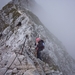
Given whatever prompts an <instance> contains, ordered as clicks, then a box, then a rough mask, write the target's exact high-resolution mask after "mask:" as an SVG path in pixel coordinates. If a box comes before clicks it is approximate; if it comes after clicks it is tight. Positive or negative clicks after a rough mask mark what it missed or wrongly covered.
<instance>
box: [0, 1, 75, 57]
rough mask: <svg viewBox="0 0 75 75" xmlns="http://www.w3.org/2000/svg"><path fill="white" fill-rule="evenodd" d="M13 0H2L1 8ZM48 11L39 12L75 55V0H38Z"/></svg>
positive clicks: (51, 29)
mask: <svg viewBox="0 0 75 75" xmlns="http://www.w3.org/2000/svg"><path fill="white" fill-rule="evenodd" d="M9 1H11V0H0V9H1V8H2V7H3V6H4V5H5V4H7V3H8V2H9ZM36 1H37V3H38V4H39V5H40V6H42V8H43V9H44V10H45V12H46V13H47V14H46V13H44V12H43V13H42V14H41V13H40V12H39V14H38V16H39V18H40V19H41V21H42V22H43V23H44V25H46V27H47V28H48V29H49V30H50V31H51V32H52V33H53V34H54V35H55V36H56V37H57V38H58V39H59V40H60V41H62V43H63V44H64V45H65V47H66V48H67V51H68V52H69V54H70V55H71V56H73V57H75V0H36Z"/></svg>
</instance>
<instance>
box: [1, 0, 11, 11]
mask: <svg viewBox="0 0 75 75" xmlns="http://www.w3.org/2000/svg"><path fill="white" fill-rule="evenodd" d="M9 1H11V0H0V10H1V9H2V7H3V6H5V5H6V4H7V3H8V2H9Z"/></svg>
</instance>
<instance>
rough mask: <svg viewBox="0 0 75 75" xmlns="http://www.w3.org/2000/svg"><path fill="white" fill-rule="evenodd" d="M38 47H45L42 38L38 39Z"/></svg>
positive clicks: (41, 48) (40, 48)
mask: <svg viewBox="0 0 75 75" xmlns="http://www.w3.org/2000/svg"><path fill="white" fill-rule="evenodd" d="M37 47H38V49H39V50H40V51H41V50H43V49H44V48H45V43H44V41H43V40H40V41H39V42H38V45H37Z"/></svg>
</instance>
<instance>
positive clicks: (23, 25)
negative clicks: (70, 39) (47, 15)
mask: <svg viewBox="0 0 75 75" xmlns="http://www.w3.org/2000/svg"><path fill="white" fill-rule="evenodd" d="M26 2H28V3H31V2H32V3H34V1H33V0H12V1H11V2H10V3H8V4H7V5H6V6H4V7H3V9H2V10H1V11H0V16H1V18H0V22H1V24H0V29H2V30H1V31H0V32H1V33H0V34H1V36H0V75H75V60H73V58H71V57H70V56H69V54H68V53H67V52H66V49H65V47H64V46H63V45H62V43H61V42H60V41H59V40H58V39H57V38H56V37H55V36H54V35H52V34H51V33H50V32H49V31H48V30H47V29H46V28H45V27H44V25H43V24H42V23H41V22H40V20H39V19H38V18H37V17H36V16H35V15H34V14H33V13H32V12H30V11H29V10H27V8H26V6H25V7H24V5H25V4H24V3H26ZM26 4H27V3H26ZM28 6H29V5H28ZM19 7H21V8H19ZM22 7H24V8H23V9H22ZM25 8H26V9H25ZM6 24H7V25H6ZM18 24H20V25H18ZM38 36H40V37H41V38H42V39H43V40H44V41H45V49H44V50H43V51H42V52H41V57H42V60H40V59H37V58H36V54H35V53H36V50H35V39H36V37H38Z"/></svg>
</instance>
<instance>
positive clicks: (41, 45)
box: [35, 38, 45, 59]
mask: <svg viewBox="0 0 75 75" xmlns="http://www.w3.org/2000/svg"><path fill="white" fill-rule="evenodd" d="M35 45H36V48H35V49H36V50H37V52H36V54H37V55H36V56H37V58H39V59H41V51H42V50H43V49H44V48H45V47H44V46H45V44H44V41H43V40H42V39H40V38H36V43H35Z"/></svg>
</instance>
